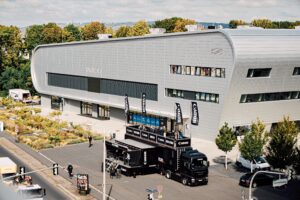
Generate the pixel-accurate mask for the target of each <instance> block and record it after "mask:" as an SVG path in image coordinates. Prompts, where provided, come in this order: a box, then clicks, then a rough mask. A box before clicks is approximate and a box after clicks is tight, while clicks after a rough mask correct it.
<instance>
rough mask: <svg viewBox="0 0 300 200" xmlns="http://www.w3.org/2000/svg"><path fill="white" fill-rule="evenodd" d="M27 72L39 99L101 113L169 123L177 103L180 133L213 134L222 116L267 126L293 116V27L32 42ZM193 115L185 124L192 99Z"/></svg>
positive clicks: (299, 45)
mask: <svg viewBox="0 0 300 200" xmlns="http://www.w3.org/2000/svg"><path fill="white" fill-rule="evenodd" d="M31 73H32V79H33V83H34V86H35V88H36V90H37V91H38V92H39V93H40V94H41V95H42V105H43V106H45V107H49V108H50V107H52V108H57V109H61V110H63V111H66V110H67V111H72V112H75V113H78V114H82V115H87V116H90V117H95V118H99V119H100V120H101V119H109V118H110V117H111V116H114V117H120V118H124V119H125V117H124V95H125V94H128V96H129V104H130V112H131V118H130V122H133V121H140V120H141V119H140V113H141V94H142V93H143V92H144V93H146V96H147V116H148V117H147V119H146V121H147V123H148V124H151V125H153V126H155V125H158V124H159V122H163V123H164V124H166V126H167V127H168V129H172V128H173V127H174V117H175V111H174V110H175V103H180V105H181V107H182V113H183V117H184V121H185V123H186V124H187V126H186V127H187V128H188V130H186V132H189V133H192V134H193V137H199V138H204V139H209V140H214V138H215V137H216V135H217V134H218V129H219V128H220V127H221V126H222V124H224V122H228V123H229V125H230V126H233V127H239V126H244V125H249V124H251V122H252V121H255V120H256V119H257V118H259V119H261V120H263V121H264V122H265V123H266V124H267V127H268V128H270V127H271V125H272V124H273V123H276V122H278V121H279V120H281V119H282V118H283V116H284V115H289V116H290V117H291V119H293V120H295V121H299V120H300V30H251V29H250V30H226V29H224V30H208V31H195V32H186V33H175V34H159V35H148V36H145V37H129V38H118V39H105V40H97V41H84V42H72V43H63V44H51V45H41V46H38V47H37V48H36V49H35V50H34V52H33V56H32V62H31ZM192 101H196V102H197V104H198V108H199V117H200V122H199V125H198V126H194V125H191V120H190V117H191V116H190V113H191V102H192Z"/></svg>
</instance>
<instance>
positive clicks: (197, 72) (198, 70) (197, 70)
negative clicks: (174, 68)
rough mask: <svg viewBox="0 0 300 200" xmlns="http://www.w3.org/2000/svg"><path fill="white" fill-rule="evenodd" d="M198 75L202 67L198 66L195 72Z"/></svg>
mask: <svg viewBox="0 0 300 200" xmlns="http://www.w3.org/2000/svg"><path fill="white" fill-rule="evenodd" d="M195 75H196V76H200V67H196V73H195Z"/></svg>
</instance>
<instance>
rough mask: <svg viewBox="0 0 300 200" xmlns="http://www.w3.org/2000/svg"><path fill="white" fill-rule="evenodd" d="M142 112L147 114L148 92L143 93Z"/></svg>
mask: <svg viewBox="0 0 300 200" xmlns="http://www.w3.org/2000/svg"><path fill="white" fill-rule="evenodd" d="M142 114H143V115H146V93H143V94H142Z"/></svg>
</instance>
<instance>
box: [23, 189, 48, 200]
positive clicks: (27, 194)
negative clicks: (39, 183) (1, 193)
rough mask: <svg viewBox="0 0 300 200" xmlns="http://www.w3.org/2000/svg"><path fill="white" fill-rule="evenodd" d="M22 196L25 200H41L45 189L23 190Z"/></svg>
mask: <svg viewBox="0 0 300 200" xmlns="http://www.w3.org/2000/svg"><path fill="white" fill-rule="evenodd" d="M21 193H22V196H23V197H24V198H25V199H33V198H41V197H43V189H42V188H40V189H33V190H22V191H21Z"/></svg>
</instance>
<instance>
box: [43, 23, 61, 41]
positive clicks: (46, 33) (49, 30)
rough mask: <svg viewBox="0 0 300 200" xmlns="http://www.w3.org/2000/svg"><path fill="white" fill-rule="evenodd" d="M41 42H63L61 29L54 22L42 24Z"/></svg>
mask: <svg viewBox="0 0 300 200" xmlns="http://www.w3.org/2000/svg"><path fill="white" fill-rule="evenodd" d="M42 37H43V43H45V44H51V43H60V42H63V30H62V29H61V28H60V27H59V26H58V25H57V24H55V23H48V24H46V25H45V26H44V29H43V32H42Z"/></svg>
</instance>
